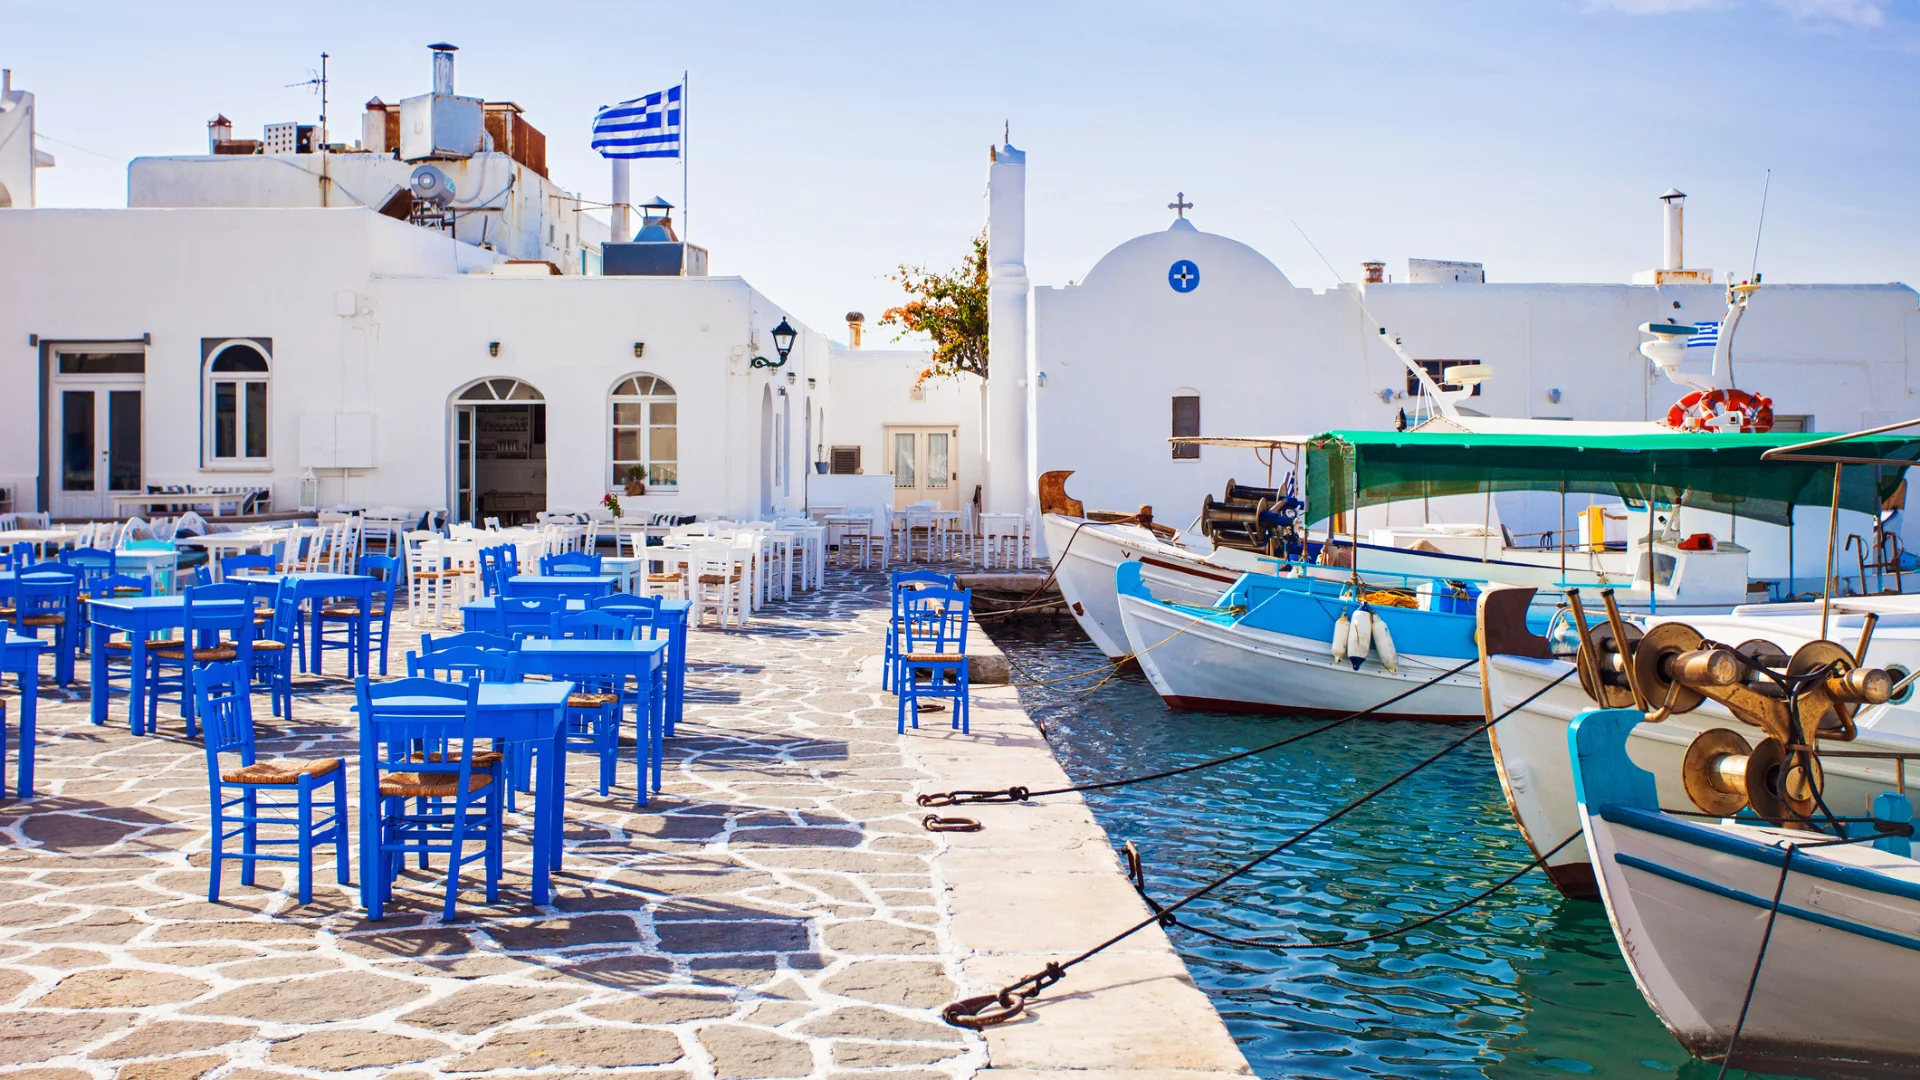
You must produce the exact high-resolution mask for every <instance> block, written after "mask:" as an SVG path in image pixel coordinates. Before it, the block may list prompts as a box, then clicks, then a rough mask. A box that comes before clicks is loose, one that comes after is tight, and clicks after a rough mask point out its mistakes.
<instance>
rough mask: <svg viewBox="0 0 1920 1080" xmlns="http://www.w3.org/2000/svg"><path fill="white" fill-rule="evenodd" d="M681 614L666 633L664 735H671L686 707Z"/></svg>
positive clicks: (683, 619)
mask: <svg viewBox="0 0 1920 1080" xmlns="http://www.w3.org/2000/svg"><path fill="white" fill-rule="evenodd" d="M686 618H687V617H686V615H685V613H682V614H681V616H680V623H679V625H677V626H673V627H670V628H669V629H668V631H667V656H668V660H669V663H668V665H667V666H668V668H669V670H668V672H667V699H668V700H667V703H666V706H667V708H666V718H667V721H666V722H667V726H666V733H667V734H668V735H672V734H673V730H674V727H675V726H676V725H677V724H679V723H680V717H681V716H682V714H683V710H684V709H685V707H686V695H687V622H686Z"/></svg>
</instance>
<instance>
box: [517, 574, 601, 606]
mask: <svg viewBox="0 0 1920 1080" xmlns="http://www.w3.org/2000/svg"><path fill="white" fill-rule="evenodd" d="M620 580H621V579H620V575H618V574H515V575H514V576H512V577H510V578H508V579H507V595H508V596H550V597H561V598H563V599H567V600H579V599H582V598H586V599H592V600H597V599H599V598H600V597H602V596H611V595H612V594H613V591H614V586H616V585H618V584H620Z"/></svg>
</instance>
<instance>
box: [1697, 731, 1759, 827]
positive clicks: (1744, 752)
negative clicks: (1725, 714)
mask: <svg viewBox="0 0 1920 1080" xmlns="http://www.w3.org/2000/svg"><path fill="white" fill-rule="evenodd" d="M1752 752H1753V747H1752V746H1751V745H1749V744H1748V743H1747V740H1746V737H1745V736H1743V735H1741V734H1740V733H1739V732H1737V731H1734V730H1732V729H1731V728H1713V729H1712V730H1710V731H1703V732H1701V733H1700V734H1699V736H1697V737H1696V738H1695V739H1694V740H1693V744H1692V745H1690V746H1688V747H1687V757H1686V760H1685V761H1684V762H1682V764H1681V766H1680V779H1681V782H1682V783H1684V784H1685V785H1686V789H1687V798H1689V799H1692V800H1693V805H1695V806H1697V807H1699V808H1700V809H1702V810H1704V811H1706V812H1707V813H1709V814H1718V815H1719V816H1721V817H1732V816H1733V815H1735V814H1737V813H1739V812H1740V808H1741V807H1743V806H1745V805H1747V757H1748V755H1749V754H1751V753H1752Z"/></svg>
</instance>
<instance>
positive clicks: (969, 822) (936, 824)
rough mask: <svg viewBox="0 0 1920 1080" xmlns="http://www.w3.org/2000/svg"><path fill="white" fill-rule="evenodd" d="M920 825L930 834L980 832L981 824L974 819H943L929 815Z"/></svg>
mask: <svg viewBox="0 0 1920 1080" xmlns="http://www.w3.org/2000/svg"><path fill="white" fill-rule="evenodd" d="M920 825H921V826H922V827H923V828H925V829H926V830H927V831H928V832H979V831H980V823H979V822H977V821H975V820H973V819H972V818H965V817H941V816H940V815H939V814H928V815H927V816H926V817H923V818H921V819H920Z"/></svg>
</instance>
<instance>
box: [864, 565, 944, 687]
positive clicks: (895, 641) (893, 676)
mask: <svg viewBox="0 0 1920 1080" xmlns="http://www.w3.org/2000/svg"><path fill="white" fill-rule="evenodd" d="M929 587H933V588H941V589H954V588H958V587H959V586H958V585H956V584H955V583H954V579H953V575H952V574H942V573H940V572H939V571H937V570H895V571H894V572H893V573H892V575H891V577H890V580H889V581H888V593H889V600H890V603H891V608H892V614H891V615H890V616H889V618H888V620H887V645H886V656H885V658H884V661H883V663H882V665H881V668H880V689H882V690H891V689H893V688H894V687H895V685H896V684H897V683H898V680H899V667H900V640H901V637H902V634H903V628H902V626H901V620H902V619H903V618H904V617H905V606H904V604H903V603H902V602H901V601H902V594H904V593H907V592H912V591H917V590H919V589H924V588H929Z"/></svg>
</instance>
